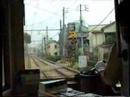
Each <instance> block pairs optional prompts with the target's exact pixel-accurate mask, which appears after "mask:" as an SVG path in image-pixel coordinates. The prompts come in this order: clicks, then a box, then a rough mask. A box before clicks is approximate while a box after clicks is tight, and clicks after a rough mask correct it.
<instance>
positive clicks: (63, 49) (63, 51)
mask: <svg viewBox="0 0 130 97" xmlns="http://www.w3.org/2000/svg"><path fill="white" fill-rule="evenodd" d="M62 14H63V34H61V35H62V36H64V34H65V8H64V7H63V13H62ZM64 56H65V39H64V37H63V48H62V57H63V58H64Z"/></svg>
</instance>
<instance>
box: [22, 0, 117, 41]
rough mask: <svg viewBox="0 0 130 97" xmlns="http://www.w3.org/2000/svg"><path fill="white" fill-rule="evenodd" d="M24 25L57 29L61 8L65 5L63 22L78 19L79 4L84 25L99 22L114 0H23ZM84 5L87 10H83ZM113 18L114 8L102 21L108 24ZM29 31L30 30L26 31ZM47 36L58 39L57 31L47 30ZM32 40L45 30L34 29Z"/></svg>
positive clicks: (112, 6)
mask: <svg viewBox="0 0 130 97" xmlns="http://www.w3.org/2000/svg"><path fill="white" fill-rule="evenodd" d="M24 4H25V26H24V29H25V30H27V29H29V30H30V29H46V27H47V26H48V29H59V28H60V20H62V19H63V18H62V9H63V7H65V24H67V23H68V22H74V21H78V20H79V14H80V11H79V10H80V9H79V8H80V7H79V6H80V4H81V5H82V10H83V11H82V18H83V20H84V21H85V24H86V26H88V25H95V24H99V23H100V22H101V21H102V20H103V19H104V18H105V17H106V16H107V14H108V13H109V12H110V11H111V10H112V9H113V8H114V0H24ZM85 6H86V8H87V11H85ZM114 20H115V14H114V10H113V11H112V13H111V14H110V15H109V16H108V17H107V18H106V19H105V20H104V21H103V24H109V23H110V22H112V21H114ZM27 33H30V34H31V32H27ZM48 34H49V37H50V38H52V39H55V40H58V35H59V31H53V32H52V31H48ZM31 36H32V41H37V40H41V39H42V37H44V36H45V31H34V32H32V34H31Z"/></svg>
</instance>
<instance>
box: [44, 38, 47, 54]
mask: <svg viewBox="0 0 130 97" xmlns="http://www.w3.org/2000/svg"><path fill="white" fill-rule="evenodd" d="M44 50H45V56H46V55H47V52H46V37H44Z"/></svg>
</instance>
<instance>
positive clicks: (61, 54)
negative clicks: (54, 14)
mask: <svg viewBox="0 0 130 97" xmlns="http://www.w3.org/2000/svg"><path fill="white" fill-rule="evenodd" d="M62 39H63V33H62V21H61V20H60V35H59V43H60V56H61V57H63V40H62Z"/></svg>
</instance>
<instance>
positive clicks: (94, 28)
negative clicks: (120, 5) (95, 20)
mask: <svg viewBox="0 0 130 97" xmlns="http://www.w3.org/2000/svg"><path fill="white" fill-rule="evenodd" d="M113 11H114V8H113V9H112V10H111V11H110V12H109V13H108V14H107V15H106V16H105V17H104V18H103V20H102V21H101V22H99V24H98V25H96V26H95V27H94V28H93V29H92V30H91V31H89V32H92V31H94V30H95V29H96V28H97V27H98V26H100V25H101V24H102V23H103V22H104V21H105V20H106V19H107V18H108V17H109V15H110V14H111V13H112V12H113Z"/></svg>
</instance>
